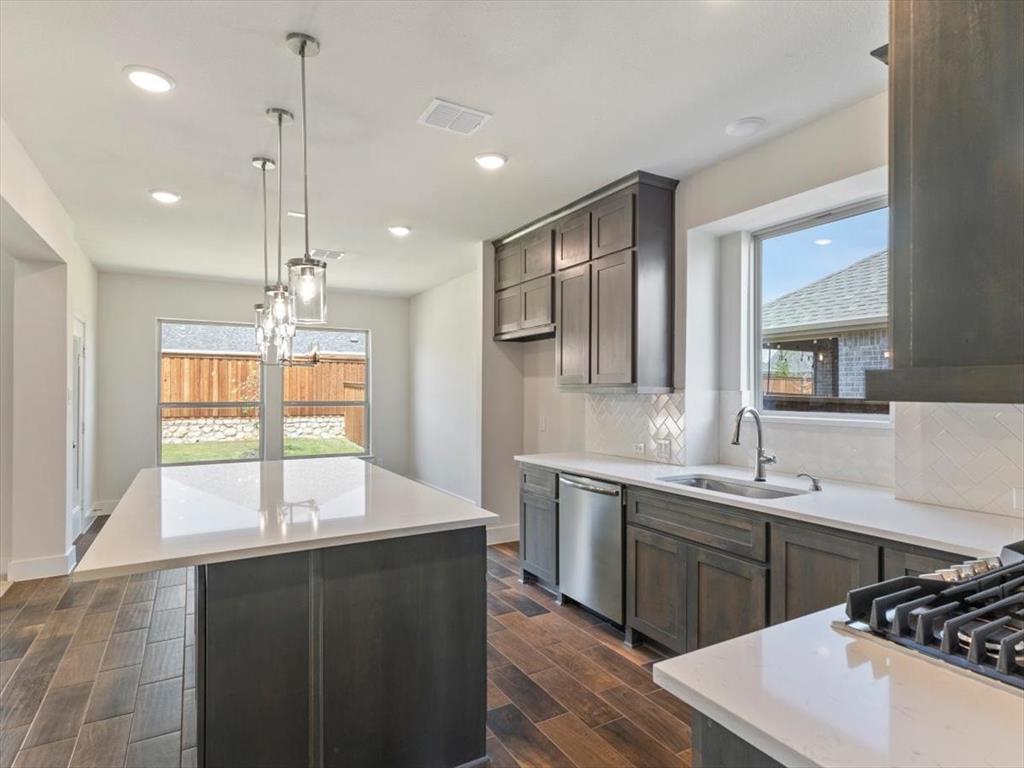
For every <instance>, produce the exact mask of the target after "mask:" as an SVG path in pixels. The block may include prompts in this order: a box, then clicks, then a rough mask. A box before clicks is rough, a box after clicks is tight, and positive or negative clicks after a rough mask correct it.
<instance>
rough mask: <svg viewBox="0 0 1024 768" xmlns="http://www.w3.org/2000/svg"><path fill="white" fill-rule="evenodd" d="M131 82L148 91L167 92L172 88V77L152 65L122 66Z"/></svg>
mask: <svg viewBox="0 0 1024 768" xmlns="http://www.w3.org/2000/svg"><path fill="white" fill-rule="evenodd" d="M124 72H125V74H126V75H128V79H129V80H131V81H132V84H133V85H135V86H138V87H139V88H141V89H142V90H144V91H149V92H150V93H167V92H168V91H169V90H171V89H172V88H174V78H172V77H171V76H170V75H168V74H166V73H164V72H161V71H160V70H159V69H153V68H152V67H138V66H134V65H132V66H129V67H125V68H124Z"/></svg>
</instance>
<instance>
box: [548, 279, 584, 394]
mask: <svg viewBox="0 0 1024 768" xmlns="http://www.w3.org/2000/svg"><path fill="white" fill-rule="evenodd" d="M555 321H556V325H557V327H556V330H555V373H556V376H557V377H558V383H559V384H587V383H589V382H590V265H589V264H580V265H579V266H578V267H573V268H571V269H567V270H565V271H563V272H559V273H558V277H557V282H556V283H555Z"/></svg>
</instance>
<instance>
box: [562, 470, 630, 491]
mask: <svg viewBox="0 0 1024 768" xmlns="http://www.w3.org/2000/svg"><path fill="white" fill-rule="evenodd" d="M558 480H559V482H562V483H565V484H566V485H571V486H572V487H573V488H579V489H580V490H581V491H587V492H589V493H600V494H601V495H602V496H618V495H619V493H620V491H619V489H618V488H602V487H599V486H596V485H589V484H588V483H581V482H580V481H579V480H570V479H569V478H568V477H566V476H565V475H561V476H559V478H558Z"/></svg>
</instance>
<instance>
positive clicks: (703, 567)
mask: <svg viewBox="0 0 1024 768" xmlns="http://www.w3.org/2000/svg"><path fill="white" fill-rule="evenodd" d="M686 582H687V583H686V593H687V598H686V607H687V610H686V614H687V623H686V649H687V650H688V651H695V650H697V649H698V648H704V647H705V646H708V645H714V644H715V643H720V642H722V641H723V640H729V639H730V638H733V637H739V636H740V635H745V634H747V633H748V632H754V631H756V630H758V629H763V628H764V627H765V626H766V625H767V619H768V569H767V568H766V567H765V566H763V565H757V564H756V563H751V562H747V561H746V560H741V559H739V558H738V557H731V556H730V555H726V554H722V553H721V552H714V551H712V550H710V549H703V548H701V547H690V551H689V553H688V556H687V579H686Z"/></svg>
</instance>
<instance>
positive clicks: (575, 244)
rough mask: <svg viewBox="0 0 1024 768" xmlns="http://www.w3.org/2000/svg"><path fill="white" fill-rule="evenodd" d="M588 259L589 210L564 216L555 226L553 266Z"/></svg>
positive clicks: (569, 264)
mask: <svg viewBox="0 0 1024 768" xmlns="http://www.w3.org/2000/svg"><path fill="white" fill-rule="evenodd" d="M584 261H590V211H589V210H587V211H580V212H578V213H574V214H572V215H571V216H566V217H565V218H564V219H562V220H561V221H560V222H558V224H557V225H556V226H555V267H556V268H557V269H565V268H566V267H571V266H573V265H574V264H580V263H582V262H584Z"/></svg>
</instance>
